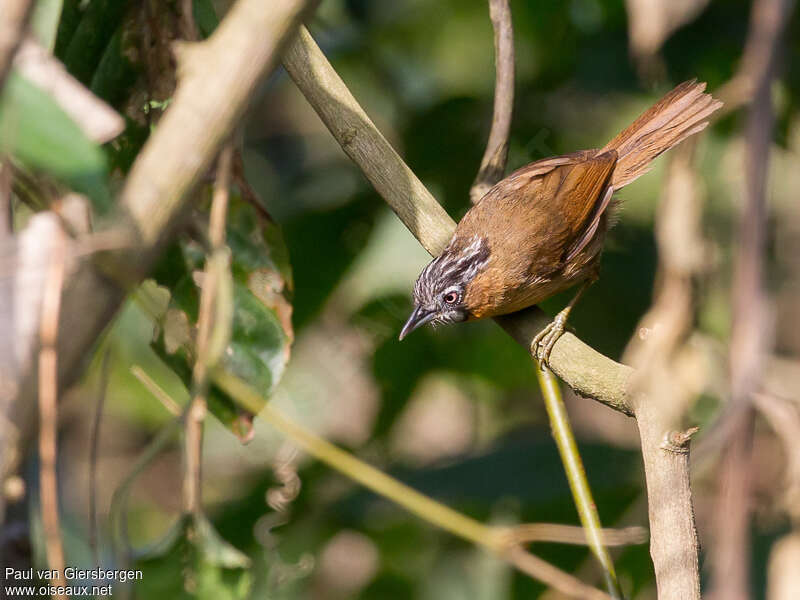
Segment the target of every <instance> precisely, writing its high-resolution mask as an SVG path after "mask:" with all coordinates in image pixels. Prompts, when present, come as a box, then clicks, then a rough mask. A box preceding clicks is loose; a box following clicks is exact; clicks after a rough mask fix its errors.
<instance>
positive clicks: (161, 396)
mask: <svg viewBox="0 0 800 600" xmlns="http://www.w3.org/2000/svg"><path fill="white" fill-rule="evenodd" d="M131 375H133V376H134V377H136V379H138V380H139V382H140V383H141V384H142V385H143V386H144V387H146V388H147V391H148V392H150V393H151V394H152V395H153V397H154V398H156V399H157V400H158V401H159V402H161V404H162V405H163V406H164V408H166V409H167V411H168V412H169V413H170V414H171V415H173V416H175V417H177V416H179V415H180V414H181V412H183V411H182V410H181V407H180V405H179V404H178V403H177V402H175V400H173V399H172V397H171V396H169V395H168V394H167V393H166V392H165V391H164V390H163V389H161V388H160V387H159V386H158V385H157V384H156V383H155V382H154V381H153V380H152V379H151V378H150V376H149V375H148V374H147V373H145V372H144V369H142V367H140V366H139V365H133V366H132V367H131Z"/></svg>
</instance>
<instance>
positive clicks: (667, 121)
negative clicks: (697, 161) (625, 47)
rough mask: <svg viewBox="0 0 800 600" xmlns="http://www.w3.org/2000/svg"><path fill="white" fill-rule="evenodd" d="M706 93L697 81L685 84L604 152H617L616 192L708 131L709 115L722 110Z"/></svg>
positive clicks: (641, 116) (658, 103)
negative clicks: (665, 154) (679, 146)
mask: <svg viewBox="0 0 800 600" xmlns="http://www.w3.org/2000/svg"><path fill="white" fill-rule="evenodd" d="M705 89H706V84H705V83H703V82H698V81H697V80H696V79H693V80H691V81H684V82H683V83H682V84H680V85H679V86H678V87H676V88H675V89H673V90H672V91H671V92H669V93H668V94H667V95H666V96H664V97H663V98H661V100H659V101H658V102H656V103H655V104H654V105H653V106H651V107H650V108H649V109H648V110H647V111H645V112H644V113H643V114H642V115H640V116H639V118H638V119H636V120H635V121H634V122H633V124H632V125H631V126H630V127H628V128H627V129H626V130H625V131H623V132H622V133H620V134H619V135H618V136H617V137H615V138H614V139H613V140H611V141H610V142H609V143H608V144H606V146H605V148H603V150H601V152H605V151H606V150H616V151H617V155H618V159H617V166H616V168H615V169H614V175H613V179H612V186H613V187H614V189H615V190H618V189H619V188H621V187H623V186H625V185H628V184H629V183H630V182H631V181H633V180H634V179H636V178H637V177H639V176H640V175H644V174H645V173H647V171H649V170H650V163H651V162H652V160H653V159H654V158H655V157H656V156H658V155H659V154H661V153H662V152H665V151H667V150H669V149H670V148H672V147H673V146H675V145H676V144H678V143H679V142H681V141H683V140H684V139H686V138H687V137H689V136H690V135H693V134H695V133H697V132H698V131H701V130H703V129H705V127H706V125H708V117H709V115H711V113H713V112H714V111H715V110H717V109H718V108H719V107H721V106H722V102H720V101H719V100H716V99H714V98H713V97H712V96H711V94H705V93H703V92H704V90H705Z"/></svg>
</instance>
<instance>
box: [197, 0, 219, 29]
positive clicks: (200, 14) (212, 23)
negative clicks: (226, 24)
mask: <svg viewBox="0 0 800 600" xmlns="http://www.w3.org/2000/svg"><path fill="white" fill-rule="evenodd" d="M193 6H194V10H193V11H192V12H193V13H194V22H195V23H197V28H198V29H199V30H200V35H202V36H203V37H204V38H207V37H208V36H210V35H211V34H212V33H213V32H214V30H215V29H216V28H217V25H219V18H217V11H215V10H214V4H213V3H212V2H211V0H194V3H193Z"/></svg>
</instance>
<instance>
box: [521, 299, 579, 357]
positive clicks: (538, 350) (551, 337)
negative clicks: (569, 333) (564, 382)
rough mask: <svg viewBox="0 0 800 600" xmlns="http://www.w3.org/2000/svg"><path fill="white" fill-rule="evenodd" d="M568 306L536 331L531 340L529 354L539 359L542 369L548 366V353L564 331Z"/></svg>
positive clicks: (568, 311)
mask: <svg viewBox="0 0 800 600" xmlns="http://www.w3.org/2000/svg"><path fill="white" fill-rule="evenodd" d="M570 308H571V307H567V308H565V309H564V310H562V311H561V312H560V313H558V314H557V315H556V318H555V319H553V320H552V321H551V322H550V323H549V324H548V325H547V326H545V327H544V328H543V329H542V330H541V331H540V332H539V333H537V334H536V337H535V338H533V341H532V342H531V356H533V357H534V358H535V359H537V360H538V361H539V364H540V365H541V367H542V368H543V369H544V367H549V366H550V353H551V352H552V351H553V346H555V345H556V342H557V341H558V338H560V337H561V336H562V335H563V333H564V327H565V326H566V324H567V317H569V313H570V310H569V309H570Z"/></svg>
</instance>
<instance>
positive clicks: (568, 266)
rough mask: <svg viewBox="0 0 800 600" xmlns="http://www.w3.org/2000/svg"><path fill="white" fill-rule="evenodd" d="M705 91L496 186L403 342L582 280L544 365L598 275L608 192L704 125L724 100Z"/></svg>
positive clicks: (423, 291)
mask: <svg viewBox="0 0 800 600" xmlns="http://www.w3.org/2000/svg"><path fill="white" fill-rule="evenodd" d="M705 87H706V84H705V83H698V82H697V81H696V80H692V81H686V82H684V83H682V84H680V85H679V86H677V87H676V88H675V89H673V90H672V91H671V92H669V93H668V94H667V95H666V96H664V97H663V98H662V99H661V100H659V101H658V102H657V103H656V104H655V105H653V106H652V107H651V108H650V109H648V110H647V111H646V112H645V113H643V114H642V115H641V116H640V117H639V118H638V119H636V121H634V122H633V124H632V125H631V126H630V127H628V128H627V129H626V130H625V131H623V132H622V133H620V134H619V135H618V136H617V137H615V138H614V139H613V140H611V141H610V142H609V143H608V144H606V146H605V147H604V148H602V149H600V150H583V151H581V152H575V153H573V154H566V155H564V156H557V157H553V158H546V159H544V160H538V161H536V162H534V163H531V164H529V165H527V166H525V167H522V168H521V169H519V170H517V171H515V172H513V173H512V174H511V175H509V176H508V177H506V178H505V179H503V180H502V181H501V182H500V183H498V184H497V185H495V186H494V187H493V188H491V189H490V190H489V191H488V192H487V193H486V195H485V196H483V198H482V199H481V200H480V201H479V202H478V203H476V204H475V205H474V206H473V207H472V208H471V209H470V210H469V211H468V212H467V214H465V215H464V218H463V219H461V222H460V223H459V224H458V227H457V228H456V230H455V233H454V234H453V237H452V239H451V240H450V243H449V244H448V245H447V247H446V248H445V250H444V251H443V252H442V253H441V254H440V255H439V256H438V257H436V258H435V259H433V260H432V261H431V262H430V263H429V264H428V266H426V267H425V268H424V269H423V270H422V273H421V274H420V276H419V278H418V279H417V282H416V284H415V285H414V311H413V312H412V313H411V316H410V317H409V318H408V321H407V322H406V324H405V326H404V327H403V330H402V331H401V332H400V339H401V340H402V339H403V338H404V337H405V336H407V335H408V334H409V333H411V332H412V331H413V330H414V329H416V328H417V327H420V326H421V325H424V324H425V323H455V322H460V321H472V320H476V319H483V318H486V317H494V316H497V315H504V314H507V313H511V312H515V311H517V310H521V309H523V308H526V307H528V306H531V305H533V304H537V303H538V302H541V301H542V300H545V299H546V298H549V297H550V296H552V295H554V294H556V293H558V292H561V291H563V290H565V289H568V288H570V287H572V286H574V285H576V284H578V283H583V285H582V286H581V288H580V291H579V292H578V293H577V294H576V296H575V297H574V298H573V299H572V301H571V302H570V303H569V304H568V305H567V307H566V308H564V309H563V310H562V311H561V312H560V313H559V314H558V316H557V317H556V318H555V320H554V321H553V322H552V323H551V324H550V325H548V326H547V327H545V328H544V329H543V330H542V331H541V332H540V333H539V334H538V335H537V336H536V337H535V338H534V340H533V343H532V345H531V351H532V353H533V354H534V355H535V356H536V357H537V358H539V360H541V361H542V362H543V363H546V362H547V361H548V359H549V356H550V351H551V350H552V348H553V345H554V344H555V342H556V340H557V339H558V338H559V336H560V335H561V334H562V333H563V331H564V324H565V323H566V320H567V317H568V315H569V313H570V310H571V309H572V307H573V306H574V305H575V303H576V302H577V300H578V299H579V298H580V296H581V294H582V293H583V291H585V289H586V287H588V285H589V284H591V283H592V282H593V281H595V280H596V279H597V272H598V265H599V260H600V254H601V252H602V249H603V244H604V242H605V237H606V232H607V231H608V227H609V213H610V212H611V208H612V207H613V202H612V201H611V198H612V195H613V194H614V192H615V191H617V190H618V189H620V188H622V187H624V186H625V185H627V184H629V183H630V182H631V181H633V180H634V179H636V178H637V177H639V176H640V175H643V174H644V173H646V172H647V171H648V170H649V169H650V163H651V161H652V160H653V159H654V158H656V157H657V156H658V155H659V154H661V153H662V152H664V151H666V150H669V149H670V148H672V147H673V146H675V145H676V144H678V143H679V142H681V141H682V140H684V139H686V138H687V137H689V136H690V135H692V134H695V133H697V132H698V131H700V130H702V129H704V128H705V127H706V125H708V117H709V115H711V113H713V112H714V111H715V110H717V109H718V108H719V107H720V106H722V103H721V102H719V101H718V100H715V99H714V98H712V97H711V96H710V95H709V94H705V93H704V90H705Z"/></svg>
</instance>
